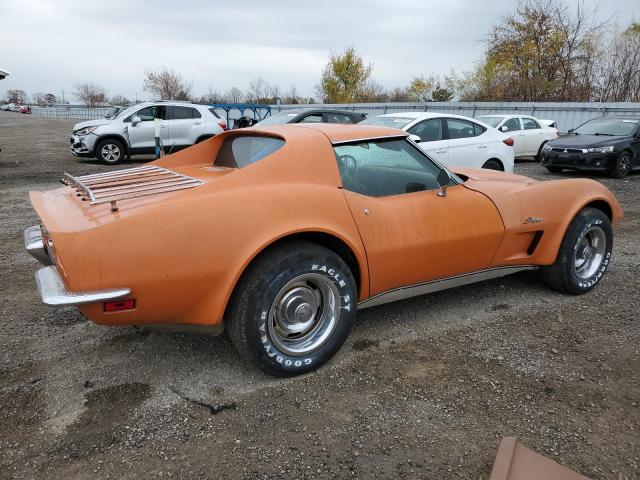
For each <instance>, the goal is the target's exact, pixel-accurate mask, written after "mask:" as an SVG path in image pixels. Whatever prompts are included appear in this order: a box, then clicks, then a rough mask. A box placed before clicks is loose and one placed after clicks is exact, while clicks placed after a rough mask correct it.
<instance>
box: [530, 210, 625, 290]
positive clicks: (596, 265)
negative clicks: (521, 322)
mask: <svg viewBox="0 0 640 480" xmlns="http://www.w3.org/2000/svg"><path fill="white" fill-rule="evenodd" d="M612 247H613V229H612V227H611V221H610V220H609V217H607V216H606V215H605V214H604V213H603V212H602V211H600V210H597V209H595V208H585V209H583V210H581V211H580V213H578V215H576V217H575V218H574V219H573V220H572V221H571V223H570V224H569V228H567V231H566V232H565V234H564V238H563V239H562V244H561V245H560V250H559V251H558V256H557V258H556V261H555V263H553V264H552V265H549V266H544V267H541V268H540V272H539V273H540V278H541V280H542V281H543V282H544V283H546V284H547V285H548V286H550V287H551V288H553V289H554V290H558V291H561V292H565V293H572V294H579V293H586V292H588V291H589V290H591V289H592V288H593V287H595V286H596V284H597V283H598V282H599V281H600V279H601V278H602V276H603V275H604V274H605V272H606V271H607V268H608V267H609V262H611V250H612Z"/></svg>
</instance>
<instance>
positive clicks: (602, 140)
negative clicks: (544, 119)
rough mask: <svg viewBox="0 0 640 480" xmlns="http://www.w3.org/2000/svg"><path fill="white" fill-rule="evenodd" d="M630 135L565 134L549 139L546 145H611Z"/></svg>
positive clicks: (567, 146)
mask: <svg viewBox="0 0 640 480" xmlns="http://www.w3.org/2000/svg"><path fill="white" fill-rule="evenodd" d="M629 138H630V137H627V136H625V137H620V136H615V137H612V136H608V135H565V136H563V137H559V138H556V139H555V140H550V141H549V142H548V143H547V145H549V146H550V147H554V148H591V147H603V146H605V145H612V144H615V143H618V142H619V141H621V140H628V139H629Z"/></svg>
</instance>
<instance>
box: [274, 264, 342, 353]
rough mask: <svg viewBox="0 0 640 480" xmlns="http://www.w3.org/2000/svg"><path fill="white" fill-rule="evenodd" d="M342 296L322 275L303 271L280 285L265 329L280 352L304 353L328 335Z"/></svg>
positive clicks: (334, 322) (336, 321)
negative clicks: (303, 272) (302, 273)
mask: <svg viewBox="0 0 640 480" xmlns="http://www.w3.org/2000/svg"><path fill="white" fill-rule="evenodd" d="M340 307H341V298H340V293H339V291H338V289H337V287H336V286H335V285H334V283H333V282H332V281H331V280H330V279H329V278H327V277H326V276H324V275H320V274H317V273H306V274H304V275H300V276H298V277H296V278H294V279H293V280H291V281H290V282H288V283H287V284H286V285H285V286H284V287H282V288H281V289H280V291H279V292H278V294H277V295H276V297H275V299H274V300H273V302H272V304H271V308H270V310H269V319H268V322H267V323H268V331H269V332H268V333H269V337H270V338H271V341H272V342H273V343H274V345H275V346H276V347H277V348H278V349H280V350H281V351H282V352H283V353H286V354H288V355H293V356H299V355H306V354H309V353H310V352H312V351H314V350H316V349H318V348H319V347H320V346H322V344H324V342H325V341H326V340H327V339H328V338H329V336H330V335H331V333H332V332H333V330H334V329H335V327H336V325H337V323H338V320H339V317H340Z"/></svg>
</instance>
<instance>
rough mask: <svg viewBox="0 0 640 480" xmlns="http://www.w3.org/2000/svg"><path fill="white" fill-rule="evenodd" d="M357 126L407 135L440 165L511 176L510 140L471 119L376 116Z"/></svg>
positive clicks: (439, 115) (414, 114)
mask: <svg viewBox="0 0 640 480" xmlns="http://www.w3.org/2000/svg"><path fill="white" fill-rule="evenodd" d="M360 123H361V124H363V125H379V126H384V127H393V128H399V129H401V130H404V131H406V132H408V133H409V134H410V135H411V139H412V140H413V141H414V142H416V143H417V144H418V146H419V147H420V148H421V149H422V150H423V151H425V152H426V153H427V154H428V155H429V156H430V157H432V158H433V159H434V160H436V161H438V162H440V163H442V164H443V165H447V166H454V167H474V168H489V169H492V170H502V171H503V172H509V173H511V172H513V158H514V154H513V147H512V146H513V140H512V139H511V138H510V137H509V136H507V135H505V134H504V133H502V132H499V131H498V130H496V129H495V128H491V127H490V126H489V125H487V124H485V123H483V122H480V121H478V120H474V119H473V118H469V117H463V116H461V115H451V114H444V113H426V112H406V113H388V114H385V115H378V116H377V117H370V118H367V119H366V120H363V121H362V122H360Z"/></svg>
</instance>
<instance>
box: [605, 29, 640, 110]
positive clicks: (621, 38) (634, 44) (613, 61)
mask: <svg viewBox="0 0 640 480" xmlns="http://www.w3.org/2000/svg"><path fill="white" fill-rule="evenodd" d="M603 63H604V66H603V68H602V69H601V71H603V72H604V78H603V81H602V84H603V85H602V91H601V95H600V98H601V99H602V100H603V101H607V102H639V101H640V23H632V24H631V25H630V26H629V27H628V28H627V29H626V30H624V31H622V32H621V33H620V32H618V33H615V34H614V37H613V39H612V41H611V43H610V45H609V48H608V49H607V51H606V54H605V55H603Z"/></svg>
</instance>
